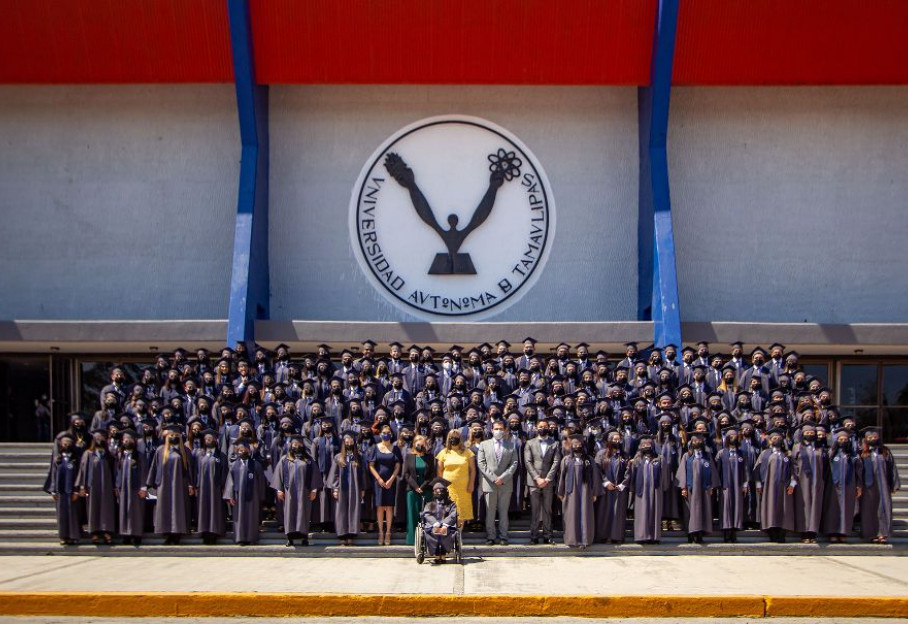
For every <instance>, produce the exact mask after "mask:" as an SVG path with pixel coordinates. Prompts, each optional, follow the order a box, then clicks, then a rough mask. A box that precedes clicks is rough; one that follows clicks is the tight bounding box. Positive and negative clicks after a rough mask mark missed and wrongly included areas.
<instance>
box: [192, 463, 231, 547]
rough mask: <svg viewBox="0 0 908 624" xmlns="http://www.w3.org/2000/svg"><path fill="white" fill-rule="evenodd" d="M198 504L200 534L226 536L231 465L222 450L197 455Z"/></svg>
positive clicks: (196, 482)
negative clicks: (228, 475) (225, 504)
mask: <svg viewBox="0 0 908 624" xmlns="http://www.w3.org/2000/svg"><path fill="white" fill-rule="evenodd" d="M195 460H196V471H195V487H196V501H197V502H196V504H197V505H198V507H197V509H198V517H197V522H198V531H199V533H213V534H215V535H224V534H225V533H227V518H226V510H225V508H224V484H226V483H227V472H228V471H229V468H230V466H229V464H228V461H227V456H226V455H224V453H222V452H221V450H220V449H217V448H215V449H211V450H210V451H209V449H203V450H201V451H199V452H197V453H195Z"/></svg>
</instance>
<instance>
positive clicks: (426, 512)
mask: <svg viewBox="0 0 908 624" xmlns="http://www.w3.org/2000/svg"><path fill="white" fill-rule="evenodd" d="M422 530H423V536H424V539H425V544H426V553H427V554H432V555H434V556H435V563H441V562H443V561H444V560H445V556H446V555H447V554H448V553H450V552H452V551H453V550H454V548H455V543H456V534H457V504H456V503H454V502H453V501H452V500H451V498H450V497H449V496H448V482H447V481H445V480H444V479H441V478H438V479H435V480H434V481H433V482H432V500H430V501H429V502H428V503H426V506H425V507H424V508H423V511H422Z"/></svg>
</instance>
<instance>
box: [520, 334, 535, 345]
mask: <svg viewBox="0 0 908 624" xmlns="http://www.w3.org/2000/svg"><path fill="white" fill-rule="evenodd" d="M528 342H529V343H530V344H531V345H533V346H536V343H537V342H538V341H537V340H536V339H535V338H533V337H532V336H527V337H526V338H524V339H523V344H524V345H526V343H528Z"/></svg>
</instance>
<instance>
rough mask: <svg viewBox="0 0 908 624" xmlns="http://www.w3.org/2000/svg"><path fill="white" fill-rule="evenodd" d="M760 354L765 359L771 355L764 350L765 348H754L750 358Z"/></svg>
mask: <svg viewBox="0 0 908 624" xmlns="http://www.w3.org/2000/svg"><path fill="white" fill-rule="evenodd" d="M758 354H760V355H762V356H763V357H764V358H765V357H766V356H767V355H769V354H768V353H766V349H764V348H763V347H754V348H753V350H752V351H751V352H750V357H753V356H755V355H758Z"/></svg>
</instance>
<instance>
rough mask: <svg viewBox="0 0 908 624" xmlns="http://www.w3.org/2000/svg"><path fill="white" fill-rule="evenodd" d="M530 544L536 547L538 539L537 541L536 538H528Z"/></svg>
mask: <svg viewBox="0 0 908 624" xmlns="http://www.w3.org/2000/svg"><path fill="white" fill-rule="evenodd" d="M530 544H532V545H533V546H536V545H538V544H539V539H537V538H535V537H531V538H530Z"/></svg>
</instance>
